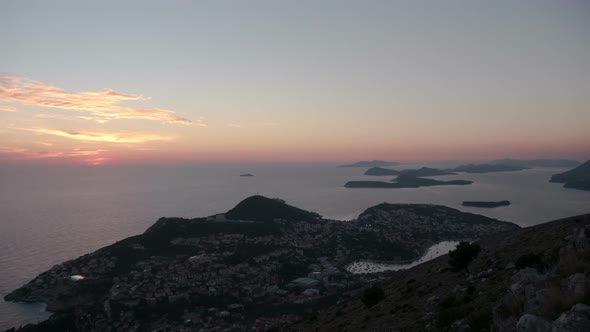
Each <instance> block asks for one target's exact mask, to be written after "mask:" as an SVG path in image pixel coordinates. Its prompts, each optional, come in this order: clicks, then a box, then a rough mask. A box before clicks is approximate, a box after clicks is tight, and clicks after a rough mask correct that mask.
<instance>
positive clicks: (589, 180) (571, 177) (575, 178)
mask: <svg viewBox="0 0 590 332" xmlns="http://www.w3.org/2000/svg"><path fill="white" fill-rule="evenodd" d="M549 182H556V183H563V184H564V185H563V186H564V187H565V188H572V189H579V190H590V160H588V161H586V162H585V163H583V164H582V165H580V166H578V167H576V168H574V169H571V170H569V171H567V172H563V173H559V174H554V175H553V176H551V179H550V180H549Z"/></svg>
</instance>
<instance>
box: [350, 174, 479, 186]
mask: <svg viewBox="0 0 590 332" xmlns="http://www.w3.org/2000/svg"><path fill="white" fill-rule="evenodd" d="M472 183H473V181H467V180H450V181H439V180H434V179H425V178H420V177H416V176H411V175H406V174H402V175H400V176H398V177H397V178H396V179H394V180H392V182H385V181H348V182H346V184H344V187H345V188H419V187H430V186H452V185H455V186H456V185H459V186H464V185H469V184H472Z"/></svg>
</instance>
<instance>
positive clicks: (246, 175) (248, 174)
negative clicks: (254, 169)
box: [240, 173, 254, 177]
mask: <svg viewBox="0 0 590 332" xmlns="http://www.w3.org/2000/svg"><path fill="white" fill-rule="evenodd" d="M240 176H242V177H250V176H254V174H250V173H246V174H240Z"/></svg>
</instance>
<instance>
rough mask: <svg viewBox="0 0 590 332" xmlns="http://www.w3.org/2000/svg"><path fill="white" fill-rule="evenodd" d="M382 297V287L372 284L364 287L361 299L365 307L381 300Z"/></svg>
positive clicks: (383, 295)
mask: <svg viewBox="0 0 590 332" xmlns="http://www.w3.org/2000/svg"><path fill="white" fill-rule="evenodd" d="M384 298H385V293H384V292H383V288H381V287H380V286H378V285H373V286H371V287H369V288H367V289H365V291H364V292H363V296H362V298H361V300H362V301H363V303H364V304H365V306H367V308H370V307H372V306H374V305H375V304H377V303H379V302H381V300H383V299H384Z"/></svg>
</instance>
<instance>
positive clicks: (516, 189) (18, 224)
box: [0, 163, 590, 330]
mask: <svg viewBox="0 0 590 332" xmlns="http://www.w3.org/2000/svg"><path fill="white" fill-rule="evenodd" d="M335 166H336V165H335V164H284V163H283V164H242V165H236V164H233V165H230V164H220V165H213V164H207V165H191V166H188V165H183V166H170V165H166V166H162V165H152V166H129V165H124V166H121V165H119V166H101V167H89V166H57V165H55V166H46V165H45V166H18V167H17V166H10V165H3V166H1V167H0V183H1V184H2V186H0V210H1V211H2V220H1V222H0V252H1V253H2V254H1V255H0V271H2V273H1V274H0V294H2V295H5V294H7V293H8V292H9V291H11V290H13V289H15V288H17V287H19V286H21V285H22V284H24V283H25V282H27V281H29V280H31V279H32V278H34V277H35V276H36V275H37V274H39V273H41V272H43V271H45V270H47V269H49V268H51V267H52V266H53V265H54V264H58V263H61V262H63V261H65V260H68V259H73V258H76V257H78V256H80V255H83V254H86V253H89V252H92V251H94V250H96V249H99V248H101V247H103V246H106V245H109V244H112V243H114V242H116V241H118V240H121V239H123V238H125V237H127V236H130V235H135V234H139V233H142V232H143V231H144V230H145V229H146V228H148V227H149V226H150V225H152V224H153V223H154V222H156V220H157V219H158V218H159V217H164V216H167V217H172V216H176V217H202V216H208V215H212V214H215V213H219V212H225V211H227V210H229V209H230V208H232V207H233V206H234V205H235V204H237V203H238V202H240V201H241V200H242V199H244V198H246V197H247V196H250V195H254V194H260V195H264V196H268V197H279V198H282V199H285V200H286V201H287V203H289V204H291V205H294V206H297V207H299V208H302V209H305V210H310V211H314V212H318V213H320V214H321V215H322V216H324V217H325V218H331V219H341V220H350V219H353V218H355V217H357V216H358V215H359V214H360V213H361V212H362V211H364V210H365V209H366V208H368V207H370V206H373V205H375V204H378V203H382V202H389V203H432V204H442V205H446V206H450V207H453V208H457V209H460V210H462V211H468V212H474V213H479V214H483V215H486V216H490V217H494V218H498V219H501V220H506V221H512V222H515V223H517V224H519V225H520V226H530V225H535V224H539V223H542V222H546V221H550V220H554V219H558V218H562V217H568V216H572V215H576V214H581V213H585V212H587V208H588V203H589V202H590V192H585V191H579V190H572V189H565V188H563V187H562V185H561V184H556V183H549V182H548V180H549V178H550V176H551V175H552V174H555V173H559V172H562V171H564V169H561V168H545V169H541V168H540V169H532V170H526V171H520V172H508V173H488V174H465V173H460V174H459V175H453V176H443V177H436V178H437V179H441V180H448V179H466V180H472V181H474V183H473V184H472V185H468V186H438V187H423V188H417V189H345V188H344V187H343V185H344V183H346V182H347V181H350V180H362V179H373V180H375V179H377V180H389V179H390V178H393V177H378V178H375V177H368V176H364V175H363V173H364V172H365V170H366V168H337V167H335ZM420 166H431V167H447V166H453V164H446V165H441V164H425V163H421V164H404V165H401V166H399V167H395V168H397V169H406V168H416V167H420ZM242 173H252V174H254V175H255V176H254V177H240V176H239V175H240V174H242ZM464 200H510V201H511V202H512V205H511V206H508V207H501V208H496V209H478V208H466V207H462V206H461V202H462V201H464ZM40 309H41V308H40V306H31V305H20V304H14V303H6V302H0V330H3V329H6V328H10V327H12V326H14V325H18V324H22V323H24V322H27V321H31V320H32V321H34V320H36V319H38V318H41V317H43V316H44V314H42V313H40V312H39V311H40Z"/></svg>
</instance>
